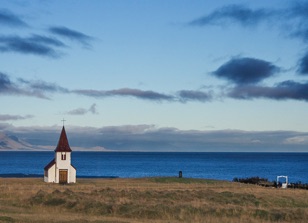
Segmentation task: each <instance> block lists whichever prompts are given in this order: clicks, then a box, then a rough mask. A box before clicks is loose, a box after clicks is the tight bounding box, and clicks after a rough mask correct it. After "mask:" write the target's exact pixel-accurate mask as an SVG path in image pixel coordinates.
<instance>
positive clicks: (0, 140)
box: [0, 132, 37, 151]
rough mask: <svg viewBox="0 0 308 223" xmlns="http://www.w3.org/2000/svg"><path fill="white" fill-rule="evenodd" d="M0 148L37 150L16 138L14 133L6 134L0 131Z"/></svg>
mask: <svg viewBox="0 0 308 223" xmlns="http://www.w3.org/2000/svg"><path fill="white" fill-rule="evenodd" d="M0 150H9V151H12V150H16V151H18V150H37V148H36V147H35V146H32V145H31V144H29V143H27V142H25V141H23V140H20V139H18V137H16V136H14V135H7V134H5V133H3V132H0Z"/></svg>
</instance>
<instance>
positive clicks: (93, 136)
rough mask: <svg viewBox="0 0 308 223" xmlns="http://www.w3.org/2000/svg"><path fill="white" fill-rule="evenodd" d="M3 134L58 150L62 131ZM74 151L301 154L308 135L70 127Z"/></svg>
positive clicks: (7, 127) (11, 128)
mask: <svg viewBox="0 0 308 223" xmlns="http://www.w3.org/2000/svg"><path fill="white" fill-rule="evenodd" d="M0 130H2V131H4V132H7V133H9V134H13V135H16V136H18V137H21V138H22V139H23V140H24V141H27V142H29V143H31V144H32V145H34V146H44V147H46V146H49V147H51V148H54V147H55V146H56V144H57V142H58V139H59V134H60V131H61V127H60V126H53V127H14V126H12V125H0ZM66 132H67V135H68V138H69V141H70V145H71V146H72V147H82V148H84V150H85V151H86V150H87V148H93V147H100V148H101V147H103V148H106V149H107V150H111V151H165V152H167V151H177V152H181V151H187V152H209V151H210V152H221V151H230V150H232V151H238V152H243V151H246V152H254V151H259V152H262V151H266V152H283V151H288V152H292V151H293V152H300V151H302V152H303V151H306V148H307V145H308V133H302V132H292V131H264V132H261V131H260V132H256V131H239V130H220V131H196V130H194V131H192V130H191V131H186V130H179V129H176V128H157V127H156V126H154V125H125V126H105V127H102V128H92V127H91V128H90V127H78V126H66Z"/></svg>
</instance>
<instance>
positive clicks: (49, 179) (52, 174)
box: [44, 165, 56, 183]
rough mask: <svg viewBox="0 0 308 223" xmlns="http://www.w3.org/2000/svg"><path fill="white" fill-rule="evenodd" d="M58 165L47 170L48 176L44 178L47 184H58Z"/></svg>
mask: <svg viewBox="0 0 308 223" xmlns="http://www.w3.org/2000/svg"><path fill="white" fill-rule="evenodd" d="M55 172H56V165H53V166H52V167H50V168H49V169H48V170H47V176H44V181H45V182H47V183H55V182H56V178H55V177H56V176H55Z"/></svg>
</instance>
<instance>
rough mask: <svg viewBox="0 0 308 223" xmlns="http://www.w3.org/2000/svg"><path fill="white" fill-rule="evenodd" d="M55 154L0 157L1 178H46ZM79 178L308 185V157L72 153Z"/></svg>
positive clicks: (296, 154)
mask: <svg viewBox="0 0 308 223" xmlns="http://www.w3.org/2000/svg"><path fill="white" fill-rule="evenodd" d="M53 158H54V152H0V177H1V176H2V177H3V176H18V175H36V176H43V173H44V166H45V165H47V164H48V163H49V162H50V161H51V160H52V159H53ZM72 164H73V165H74V167H75V168H76V169H77V178H78V177H102V178H103V177H120V178H140V177H156V176H175V177H177V176H178V175H179V171H182V174H183V177H187V178H207V179H219V180H228V181H232V180H233V178H235V177H237V178H246V177H254V176H259V177H262V178H267V179H268V180H270V181H273V180H276V177H277V176H280V175H283V176H288V177H289V182H294V183H295V182H299V181H300V182H302V183H308V153H195V152H191V153H190V152H187V153H177V152H166V153H164V152H73V153H72Z"/></svg>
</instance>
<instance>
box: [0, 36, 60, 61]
mask: <svg viewBox="0 0 308 223" xmlns="http://www.w3.org/2000/svg"><path fill="white" fill-rule="evenodd" d="M64 46H65V45H64V44H63V43H62V42H60V41H59V40H57V39H53V38H50V37H45V36H39V35H33V36H31V37H28V38H23V37H20V36H0V52H16V53H22V54H33V55H39V56H47V57H51V58H59V57H60V56H61V55H62V54H61V53H60V52H59V51H58V49H55V48H54V47H64Z"/></svg>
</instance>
